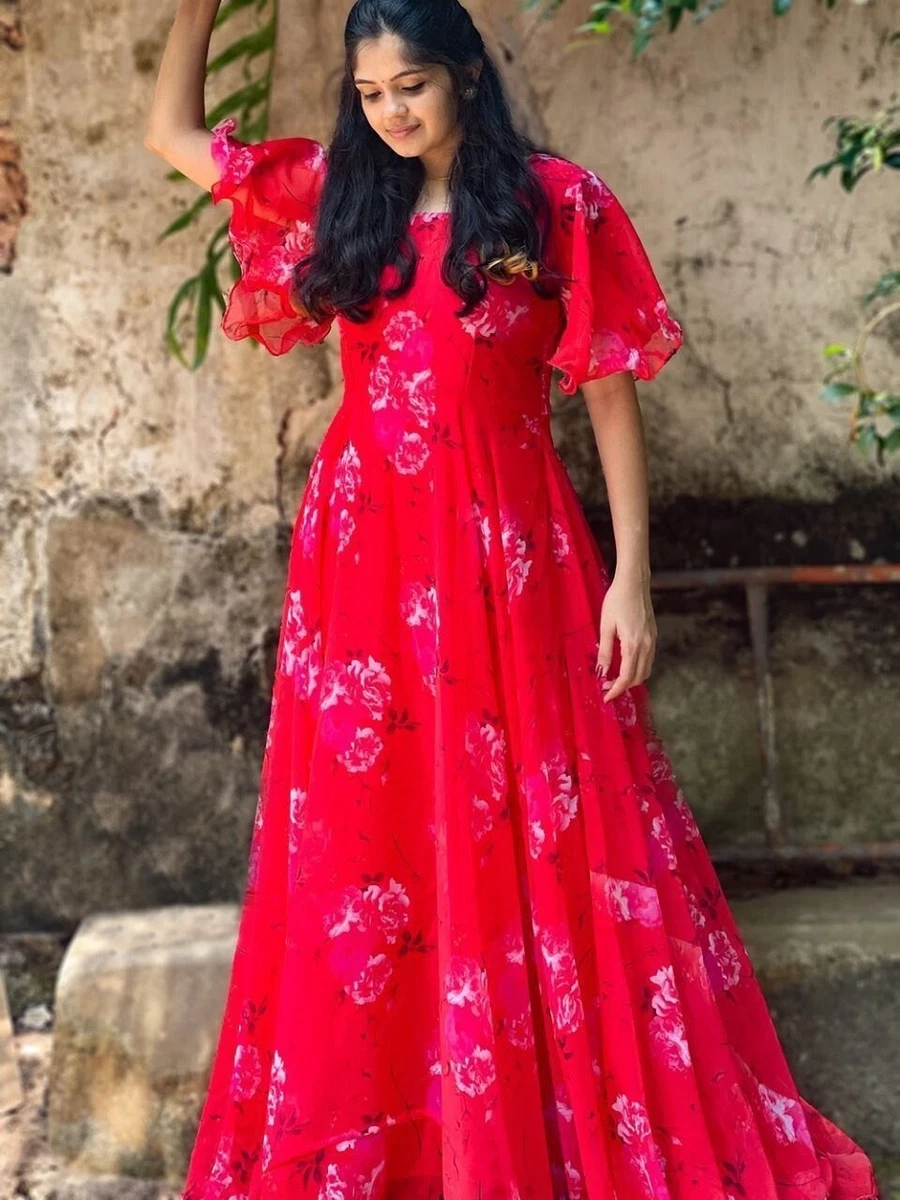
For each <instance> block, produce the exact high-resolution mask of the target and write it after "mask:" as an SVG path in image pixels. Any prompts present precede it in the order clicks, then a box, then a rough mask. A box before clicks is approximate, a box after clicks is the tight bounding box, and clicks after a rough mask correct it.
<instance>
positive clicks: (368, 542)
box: [184, 124, 875, 1200]
mask: <svg viewBox="0 0 900 1200" xmlns="http://www.w3.org/2000/svg"><path fill="white" fill-rule="evenodd" d="M214 153H215V155H216V157H217V161H218V162H219V165H220V168H221V179H220V181H219V182H218V183H217V184H216V185H215V187H214V189H213V195H214V198H215V199H216V200H217V201H218V200H220V199H224V198H229V199H231V200H232V202H233V209H232V216H231V226H230V229H231V236H232V241H233V245H234V247H235V252H236V254H237V256H238V260H239V262H240V263H241V266H242V277H241V280H240V281H239V282H238V283H237V284H236V285H235V286H234V288H233V290H232V292H231V295H230V298H229V305H228V309H227V311H226V314H225V317H224V322H223V324H224V328H225V331H226V333H228V334H229V336H232V337H235V338H239V337H247V336H249V337H253V338H255V339H257V340H258V341H260V342H261V343H262V344H264V345H266V346H267V348H268V349H269V350H270V351H271V352H272V353H275V354H278V353H282V352H284V351H285V350H287V349H289V348H290V346H292V345H294V344H295V343H296V342H298V341H299V342H305V343H307V344H309V343H312V342H315V341H318V340H321V338H322V337H324V336H325V334H326V333H327V327H326V326H323V325H317V324H315V323H313V322H311V321H310V319H309V318H308V317H305V316H303V315H302V314H299V313H297V312H296V310H294V308H293V306H292V305H291V304H290V300H289V297H288V293H287V290H286V284H287V279H288V276H289V269H290V264H291V262H292V261H293V260H295V258H296V256H297V254H298V253H300V252H301V250H302V248H303V247H305V246H307V245H308V244H309V239H310V237H311V236H312V233H311V230H312V226H313V221H314V211H315V202H316V198H317V196H318V194H319V189H320V187H321V179H322V173H323V172H324V170H325V169H326V162H325V155H324V152H323V150H322V148H321V146H319V145H318V143H315V142H312V141H311V140H310V139H304V138H292V139H283V140H279V141H271V142H266V143H263V144H261V145H258V146H245V145H242V144H241V143H240V142H239V141H237V140H236V139H235V138H234V136H233V127H230V126H228V125H227V124H226V125H225V126H220V127H219V128H218V130H217V131H216V138H215V142H214ZM535 165H536V167H537V169H538V170H539V172H540V174H541V178H542V180H543V181H544V183H545V186H546V188H547V191H548V194H549V196H550V199H551V203H552V209H553V214H554V225H553V246H552V252H553V253H554V254H555V255H556V256H557V258H558V260H559V261H560V262H561V263H562V264H564V267H563V269H566V267H567V268H568V273H569V274H570V275H571V276H572V283H571V284H570V285H569V287H568V289H567V290H566V292H564V294H563V296H562V297H560V298H557V299H555V300H552V301H549V300H546V299H540V298H538V297H537V296H536V295H535V293H534V292H533V289H532V288H531V285H530V284H529V283H528V281H527V280H525V279H524V278H521V277H519V278H517V279H516V280H515V281H514V282H513V283H512V284H511V285H509V286H500V285H497V284H491V285H490V286H489V292H488V295H487V297H486V298H485V300H484V301H483V302H482V304H481V305H480V306H479V307H478V308H477V309H476V310H475V311H474V312H473V313H472V315H471V316H470V317H468V318H466V319H463V320H460V319H459V318H458V317H456V316H455V309H456V308H458V307H459V300H458V297H457V296H456V294H455V293H453V292H451V291H450V289H448V288H447V287H446V285H444V284H443V282H442V281H441V278H440V265H441V258H442V254H443V248H444V246H445V245H446V237H447V234H448V220H449V218H448V217H447V216H446V215H445V214H427V213H423V214H415V215H414V216H413V218H412V220H411V223H410V234H411V236H412V238H413V239H414V241H415V244H416V246H417V248H418V250H419V253H420V260H419V263H418V269H417V274H416V280H415V283H414V285H413V288H412V289H411V290H410V291H409V292H407V294H406V295H404V296H402V297H399V298H396V299H393V300H391V301H385V300H383V299H382V300H380V301H379V306H378V308H377V311H376V312H375V314H374V315H373V316H372V318H371V320H369V321H368V322H367V323H366V324H364V325H352V324H350V323H344V322H343V320H342V318H340V317H339V318H338V322H339V327H340V333H341V354H342V365H343V371H344V380H345V387H344V396H343V402H342V404H341V406H340V407H339V409H338V410H337V412H336V414H335V416H334V418H333V419H332V421H331V423H330V425H329V426H328V429H327V430H326V433H325V436H324V438H323V440H322V442H321V445H320V447H319V449H318V452H317V454H316V456H315V459H314V461H313V463H312V467H311V469H310V473H309V477H308V480H307V483H306V487H305V489H304V492H303V496H302V498H301V501H300V505H299V510H298V513H297V517H296V522H295V525H294V531H293V538H292V544H291V554H290V561H289V566H288V579H287V586H286V592H285V600H284V609H283V614H282V621H281V630H280V638H279V645H278V654H277V664H276V674H275V680H274V689H273V695H272V707H271V714H270V720H269V727H268V733H267V738H266V749H265V755H264V759H263V767H262V774H261V784H260V793H259V801H258V805H257V809H256V817H255V822H254V827H253V836H252V843H251V850H250V860H249V869H248V877H247V886H246V892H245V896H244V901H243V906H242V910H241V921H240V928H239V933H238V942H237V947H236V951H235V956H234V963H233V967H232V972H231V978H230V983H229V987H228V993H227V998H226V1002H225V1010H224V1015H223V1020H222V1027H221V1032H220V1035H219V1041H218V1046H217V1050H216V1055H215V1060H214V1065H213V1069H212V1074H211V1078H210V1081H209V1091H208V1095H207V1097H206V1102H205V1105H204V1108H203V1112H202V1116H201V1121H200V1127H199V1131H198V1134H197V1139H196V1143H195V1146H194V1149H193V1154H192V1157H191V1162H190V1168H189V1174H188V1178H187V1181H186V1185H185V1191H184V1197H185V1200H263V1198H265V1200H301V1198H304V1200H305V1198H307V1197H316V1198H318V1200H362V1198H367V1200H382V1198H385V1200H387V1198H390V1200H394V1198H396V1200H439V1198H444V1200H476V1198H479V1200H501V1198H502V1200H553V1198H557V1197H560V1198H567V1200H614V1198H618V1200H645V1198H646V1200H688V1198H690V1200H829V1198H830V1200H864V1198H871V1197H874V1195H875V1184H874V1178H873V1174H872V1169H871V1165H870V1163H869V1160H868V1159H867V1158H866V1156H865V1155H864V1153H863V1152H862V1150H861V1149H860V1147H859V1146H857V1145H856V1144H855V1143H854V1142H853V1141H852V1140H851V1139H850V1138H849V1136H847V1135H846V1134H844V1133H843V1132H842V1131H841V1130H839V1129H838V1128H837V1127H836V1126H835V1125H834V1124H832V1123H831V1122H830V1121H829V1120H828V1119H827V1118H826V1117H825V1116H824V1115H822V1114H821V1113H819V1112H818V1111H816V1110H815V1109H814V1108H813V1107H812V1106H811V1105H810V1104H809V1103H807V1102H806V1101H805V1100H804V1099H802V1098H801V1097H800V1096H799V1095H798V1093H797V1089H796V1086H795V1084H794V1082H793V1080H792V1077H791V1073H790V1070H789V1067H788V1064H787V1063H786V1061H785V1058H784V1055H783V1053H782V1049H781V1047H780V1044H779V1041H778V1038H777V1036H776V1033H775V1029H774V1026H773V1024H772V1020H771V1017H770V1014H769V1012H768V1010H767V1008H766V1004H765V1002H764V999H763V996H762V993H761V990H760V988H759V986H758V983H757V981H756V979H755V977H754V972H753V967H752V965H751V963H750V960H749V958H748V956H747V953H746V951H745V949H744V947H743V944H742V942H741V938H740V935H739V932H738V929H737V928H736V926H735V922H734V920H733V918H732V915H731V913H730V911H729V908H728V905H727V904H726V901H725V899H724V897H723V894H722V891H721V888H720V886H719V883H718V881H717V878H716V875H715V873H714V871H713V867H712V865H711V862H710V859H709V856H708V854H707V851H706V848H705V846H704V843H703V839H702V837H701V835H700V831H699V829H698V828H697V825H696V823H695V821H694V819H693V817H692V815H691V812H690V809H689V807H688V804H687V801H686V799H685V796H684V794H683V793H682V791H681V789H680V788H679V785H678V783H677V781H676V779H675V777H674V775H673V772H672V767H671V764H670V762H669V759H668V758H667V756H666V753H665V750H664V748H663V746H662V745H661V744H660V741H659V739H658V737H657V736H656V734H655V732H654V729H653V725H652V721H651V716H650V712H649V708H648V703H647V693H646V689H645V688H644V687H643V686H641V687H637V688H633V689H631V691H629V692H627V693H625V694H624V695H623V696H622V697H620V698H619V699H618V700H616V701H613V702H611V703H609V704H607V703H606V702H605V701H604V700H603V696H602V692H601V687H600V681H599V680H598V678H597V676H596V674H595V672H594V663H595V659H596V654H597V636H598V629H599V618H600V610H601V606H602V603H603V598H604V595H605V593H606V589H607V587H608V585H609V578H608V574H607V571H606V568H605V565H604V563H603V560H602V558H601V555H600V552H599V550H598V547H597V545H596V542H595V541H594V539H593V537H592V535H591V533H590V529H589V527H588V525H587V523H586V520H585V518H584V516H583V513H582V510H581V507H580V505H579V503H578V500H577V497H576V494H575V492H574V489H573V486H572V484H571V481H570V479H569V476H568V475H567V473H566V471H565V469H564V466H563V464H562V461H561V459H560V458H559V456H558V454H557V452H556V450H555V448H554V445H553V442H552V439H551V436H550V401H549V396H550V380H551V369H552V367H554V366H555V367H558V368H559V369H560V370H562V371H563V372H564V375H563V381H564V386H565V387H566V388H568V389H570V390H574V388H576V387H577V386H578V385H579V384H580V383H583V382H584V381H585V380H587V379H589V378H599V377H601V376H602V375H604V374H608V373H609V372H611V371H616V370H632V371H633V372H634V374H635V375H636V376H637V377H639V378H643V379H649V378H652V377H653V376H654V374H656V373H657V372H658V370H659V369H660V367H661V366H662V365H663V363H664V362H665V361H666V360H667V359H668V358H669V357H671V355H672V354H673V353H674V352H675V351H676V350H677V348H678V346H679V344H680V340H681V331H680V328H679V326H678V324H677V322H676V321H675V320H674V318H672V317H671V315H670V314H669V313H668V310H667V307H666V302H665V298H664V296H663V295H662V292H661V291H660V288H659V284H658V283H657V281H656V279H655V278H654V275H653V272H652V269H651V267H650V265H649V263H648V261H647V257H646V255H645V253H644V251H643V248H642V246H641V244H640V242H639V240H638V237H637V234H636V233H635V231H634V228H633V226H632V225H631V223H630V222H629V220H628V218H627V217H626V215H625V214H624V212H623V210H622V208H621V206H620V205H619V204H618V202H617V201H616V199H615V198H614V197H613V195H612V193H611V192H610V191H609V189H608V188H606V187H605V185H604V184H603V183H602V182H601V181H600V180H599V179H598V178H597V176H595V175H593V174H592V173H591V172H589V171H587V170H585V169H584V168H582V167H579V166H577V165H575V164H573V163H570V162H568V161H566V160H564V159H561V158H557V157H555V156H551V155H538V156H536V158H535Z"/></svg>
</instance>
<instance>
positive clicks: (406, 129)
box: [388, 125, 419, 138]
mask: <svg viewBox="0 0 900 1200" xmlns="http://www.w3.org/2000/svg"><path fill="white" fill-rule="evenodd" d="M418 128H419V126H418V125H404V126H403V128H402V129H389V130H388V133H389V134H390V135H391V137H400V138H402V137H408V136H409V134H411V133H415V131H416V130H417V129H418Z"/></svg>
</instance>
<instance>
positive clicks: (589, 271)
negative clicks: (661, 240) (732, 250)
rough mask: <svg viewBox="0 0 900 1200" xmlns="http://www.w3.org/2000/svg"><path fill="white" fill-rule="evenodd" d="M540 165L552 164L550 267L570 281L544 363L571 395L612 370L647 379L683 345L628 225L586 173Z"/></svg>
mask: <svg viewBox="0 0 900 1200" xmlns="http://www.w3.org/2000/svg"><path fill="white" fill-rule="evenodd" d="M544 161H545V164H546V162H548V161H549V163H550V170H549V175H550V178H549V179H548V183H549V186H550V190H551V192H552V200H553V212H554V218H555V220H554V234H553V238H554V246H555V255H556V257H555V264H554V265H555V266H556V267H557V269H558V270H560V271H561V272H562V273H563V274H564V275H567V276H568V277H569V278H570V279H571V282H570V283H567V284H564V285H563V290H562V294H561V300H562V305H563V315H564V322H563V327H562V331H561V333H560V336H559V340H558V342H557V344H556V347H555V349H554V351H553V353H552V355H551V357H550V358H549V359H548V361H549V363H550V365H551V366H554V367H557V368H558V369H559V370H560V371H561V372H562V377H561V379H560V381H559V388H560V391H562V392H564V393H566V394H567V395H572V394H573V393H574V392H575V391H576V390H577V388H579V387H580V386H581V385H582V384H583V383H587V382H588V380H591V379H602V378H603V377H604V376H605V375H611V374H613V373H614V372H616V371H628V370H630V371H631V372H632V373H633V374H634V376H635V377H636V378H638V379H652V378H653V377H654V376H655V375H656V374H657V372H658V371H659V370H660V368H661V367H662V366H663V365H664V364H665V363H666V362H668V360H669V359H670V358H671V357H672V355H673V354H674V353H675V352H676V350H678V349H679V347H680V346H681V344H682V329H681V326H680V325H679V323H678V322H677V321H676V320H675V318H674V317H673V316H672V315H671V314H670V312H669V309H668V304H667V302H666V298H665V296H664V294H663V291H662V288H661V287H660V285H659V281H658V280H657V278H656V276H655V274H654V272H653V268H652V266H651V264H650V260H649V258H648V257H647V253H646V251H645V249H644V247H643V245H642V243H641V240H640V238H639V237H638V234H637V232H636V230H635V228H634V225H633V224H632V223H631V220H630V219H629V217H628V214H627V213H626V212H625V210H624V208H623V207H622V205H621V204H620V203H619V201H618V200H617V199H616V197H615V196H614V195H613V193H612V192H611V191H610V189H609V188H608V187H607V186H606V184H605V183H603V181H602V180H601V179H600V178H599V177H598V176H597V175H595V174H594V173H593V172H592V171H588V170H587V169H586V168H584V167H580V166H578V165H577V164H575V163H570V162H568V160H565V159H559V160H557V159H554V158H552V157H549V158H548V159H545V160H544ZM554 165H555V166H556V168H557V169H555V170H554V169H553V167H554ZM539 167H540V164H539ZM543 173H544V174H545V175H546V174H547V173H548V172H547V167H546V165H545V166H544V171H543Z"/></svg>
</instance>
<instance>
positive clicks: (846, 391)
mask: <svg viewBox="0 0 900 1200" xmlns="http://www.w3.org/2000/svg"><path fill="white" fill-rule="evenodd" d="M857 391H858V388H856V387H855V386H854V384H852V383H827V384H825V386H824V387H823V388H822V389H821V391H820V392H819V396H820V398H821V399H822V400H827V401H828V403H829V404H836V403H838V402H840V401H842V400H846V399H847V397H848V396H854V395H856V393H857Z"/></svg>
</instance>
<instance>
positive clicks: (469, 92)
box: [463, 87, 475, 100]
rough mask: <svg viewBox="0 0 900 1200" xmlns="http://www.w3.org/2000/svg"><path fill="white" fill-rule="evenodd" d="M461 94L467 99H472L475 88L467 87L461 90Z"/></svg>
mask: <svg viewBox="0 0 900 1200" xmlns="http://www.w3.org/2000/svg"><path fill="white" fill-rule="evenodd" d="M463 95H464V96H465V98H466V99H467V100H471V99H472V97H473V96H474V95H475V88H474V87H467V88H466V90H465V91H464V92H463Z"/></svg>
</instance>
